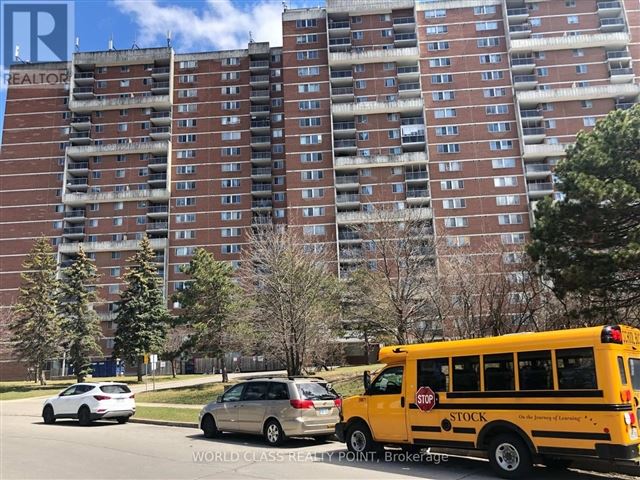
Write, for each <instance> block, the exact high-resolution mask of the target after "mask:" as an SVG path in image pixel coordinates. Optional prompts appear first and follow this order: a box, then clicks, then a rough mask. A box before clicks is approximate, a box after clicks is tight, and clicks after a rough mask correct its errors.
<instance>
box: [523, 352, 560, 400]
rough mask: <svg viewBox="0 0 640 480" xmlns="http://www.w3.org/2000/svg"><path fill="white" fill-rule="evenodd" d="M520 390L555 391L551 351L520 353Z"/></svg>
mask: <svg viewBox="0 0 640 480" xmlns="http://www.w3.org/2000/svg"><path fill="white" fill-rule="evenodd" d="M518 374H519V377H520V382H519V383H520V390H553V375H552V373H551V351H549V350H541V351H536V352H521V353H518Z"/></svg>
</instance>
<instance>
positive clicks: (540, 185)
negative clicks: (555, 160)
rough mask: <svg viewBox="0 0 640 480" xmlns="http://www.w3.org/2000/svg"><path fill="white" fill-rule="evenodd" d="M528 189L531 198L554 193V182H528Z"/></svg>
mask: <svg viewBox="0 0 640 480" xmlns="http://www.w3.org/2000/svg"><path fill="white" fill-rule="evenodd" d="M527 191H528V192H529V198H540V197H544V196H546V195H551V194H553V183H551V182H535V183H527Z"/></svg>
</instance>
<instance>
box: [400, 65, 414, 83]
mask: <svg viewBox="0 0 640 480" xmlns="http://www.w3.org/2000/svg"><path fill="white" fill-rule="evenodd" d="M396 73H397V75H398V80H414V81H416V80H419V79H420V68H419V67H418V66H417V65H408V66H399V67H398V68H397V70H396Z"/></svg>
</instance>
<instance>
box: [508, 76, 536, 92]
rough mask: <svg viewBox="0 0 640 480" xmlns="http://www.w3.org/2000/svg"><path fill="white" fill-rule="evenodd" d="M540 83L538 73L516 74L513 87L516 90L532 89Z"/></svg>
mask: <svg viewBox="0 0 640 480" xmlns="http://www.w3.org/2000/svg"><path fill="white" fill-rule="evenodd" d="M537 85H538V77H537V75H514V76H513V88H515V89H516V90H532V89H534V88H536V86H537Z"/></svg>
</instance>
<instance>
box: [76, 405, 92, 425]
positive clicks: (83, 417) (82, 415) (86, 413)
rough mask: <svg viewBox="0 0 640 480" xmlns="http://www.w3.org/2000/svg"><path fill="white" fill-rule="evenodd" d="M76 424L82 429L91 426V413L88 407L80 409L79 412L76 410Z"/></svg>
mask: <svg viewBox="0 0 640 480" xmlns="http://www.w3.org/2000/svg"><path fill="white" fill-rule="evenodd" d="M78 423H80V425H82V426H83V427H86V426H87V425H90V424H91V411H90V410H89V407H87V406H84V407H80V410H78Z"/></svg>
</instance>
